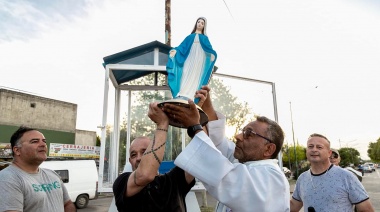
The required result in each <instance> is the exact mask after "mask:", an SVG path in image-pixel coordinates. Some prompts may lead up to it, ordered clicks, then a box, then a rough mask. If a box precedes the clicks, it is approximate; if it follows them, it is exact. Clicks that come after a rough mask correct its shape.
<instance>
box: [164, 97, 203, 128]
mask: <svg viewBox="0 0 380 212" xmlns="http://www.w3.org/2000/svg"><path fill="white" fill-rule="evenodd" d="M188 102H189V107H181V106H178V105H174V104H164V107H163V108H164V111H165V113H166V114H167V115H168V116H169V117H170V118H171V119H173V120H175V121H176V122H178V123H181V124H182V126H184V127H186V128H188V127H191V126H194V125H197V124H199V122H200V120H199V119H200V115H199V112H198V109H197V107H196V105H195V103H194V102H193V101H192V100H188Z"/></svg>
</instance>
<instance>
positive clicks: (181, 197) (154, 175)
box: [113, 103, 195, 211]
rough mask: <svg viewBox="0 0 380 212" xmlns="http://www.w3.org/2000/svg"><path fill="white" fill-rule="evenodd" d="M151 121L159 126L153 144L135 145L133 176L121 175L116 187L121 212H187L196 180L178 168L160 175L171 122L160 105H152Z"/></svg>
mask: <svg viewBox="0 0 380 212" xmlns="http://www.w3.org/2000/svg"><path fill="white" fill-rule="evenodd" d="M148 116H149V118H150V119H151V120H152V121H154V122H155V123H157V128H156V131H155V133H154V138H153V140H150V139H149V138H148V137H138V138H136V139H135V140H133V141H132V143H131V147H130V151H129V152H130V157H129V162H130V163H131V165H132V170H133V172H126V173H123V174H121V175H120V176H119V177H118V178H117V179H116V180H115V182H114V184H113V192H114V195H115V201H116V207H117V209H118V211H186V203H185V197H186V194H187V193H188V192H189V191H190V189H191V187H193V186H194V184H195V180H194V177H193V176H191V175H190V174H188V173H186V172H184V171H183V170H182V169H180V168H178V167H175V168H173V169H172V170H170V171H169V172H168V173H166V174H163V175H159V174H158V168H159V166H160V163H161V161H162V159H163V156H164V152H165V143H166V136H167V129H168V125H169V119H168V117H167V116H166V114H165V113H164V112H163V111H162V109H161V108H159V107H157V103H151V104H150V105H149V112H148Z"/></svg>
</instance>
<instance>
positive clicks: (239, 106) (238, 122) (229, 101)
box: [209, 78, 255, 140]
mask: <svg viewBox="0 0 380 212" xmlns="http://www.w3.org/2000/svg"><path fill="white" fill-rule="evenodd" d="M209 86H210V88H211V92H212V93H211V98H212V102H213V106H214V108H215V110H216V111H219V112H221V113H223V114H224V115H225V116H226V124H227V125H229V126H234V127H235V133H234V134H237V133H238V131H239V129H241V128H242V127H243V126H244V125H246V124H247V123H249V122H251V121H253V120H254V119H255V117H254V115H253V113H251V111H252V108H249V107H248V103H247V102H239V100H238V98H237V97H235V96H233V95H232V94H231V92H230V88H229V87H227V86H226V85H225V84H224V83H223V80H221V79H216V78H215V79H214V78H213V79H212V80H211V81H210V84H209ZM250 115H251V118H248V117H249V116H250ZM229 139H230V140H234V139H233V138H229Z"/></svg>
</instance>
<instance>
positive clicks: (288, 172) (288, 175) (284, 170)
mask: <svg viewBox="0 0 380 212" xmlns="http://www.w3.org/2000/svg"><path fill="white" fill-rule="evenodd" d="M282 171H283V172H284V174H285V176H286V177H287V178H289V177H290V176H291V175H292V172H291V171H290V170H289V169H288V168H287V167H282Z"/></svg>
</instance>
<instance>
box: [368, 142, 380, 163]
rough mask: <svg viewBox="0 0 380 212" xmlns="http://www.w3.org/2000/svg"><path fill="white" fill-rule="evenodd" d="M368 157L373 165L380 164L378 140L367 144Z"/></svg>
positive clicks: (379, 144) (379, 143)
mask: <svg viewBox="0 0 380 212" xmlns="http://www.w3.org/2000/svg"><path fill="white" fill-rule="evenodd" d="M367 153H368V157H369V158H370V159H371V160H372V161H373V162H375V163H379V162H380V138H378V139H377V141H376V142H370V143H369V144H368V150H367Z"/></svg>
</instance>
